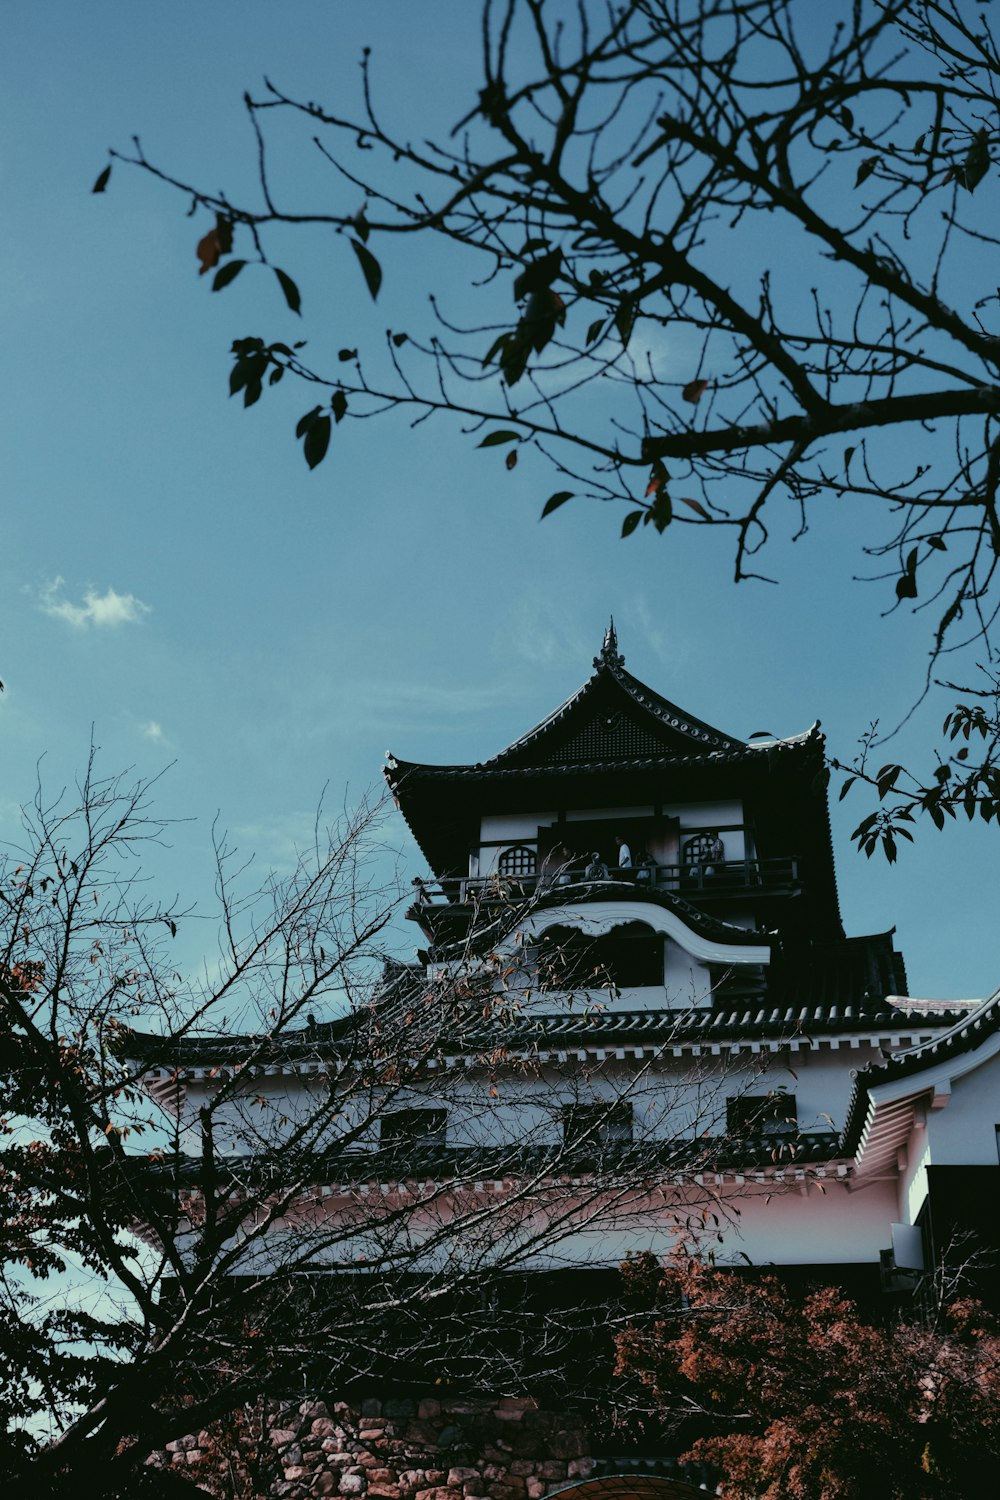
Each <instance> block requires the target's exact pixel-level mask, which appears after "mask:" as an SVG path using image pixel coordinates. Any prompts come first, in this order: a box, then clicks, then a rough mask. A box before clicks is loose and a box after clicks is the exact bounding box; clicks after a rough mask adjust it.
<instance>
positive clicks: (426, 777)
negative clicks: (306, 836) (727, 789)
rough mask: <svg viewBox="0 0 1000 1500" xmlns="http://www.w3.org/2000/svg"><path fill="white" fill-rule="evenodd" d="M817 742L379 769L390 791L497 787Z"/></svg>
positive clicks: (737, 758) (754, 757) (746, 760)
mask: <svg viewBox="0 0 1000 1500" xmlns="http://www.w3.org/2000/svg"><path fill="white" fill-rule="evenodd" d="M823 744H824V740H823V736H822V735H821V734H820V732H819V730H818V729H817V730H815V732H813V731H810V732H809V733H808V734H805V735H799V736H797V737H796V738H794V739H788V740H776V741H774V742H773V743H771V742H769V743H768V744H766V745H760V746H758V745H737V746H735V747H734V748H732V749H724V750H704V751H699V752H697V753H694V754H684V755H678V754H676V753H672V752H668V751H664V752H663V754H660V755H640V756H633V757H631V758H629V759H626V760H607V761H602V760H596V761H594V760H592V761H559V762H558V763H555V764H545V763H542V762H539V763H538V764H537V765H536V764H524V765H519V766H506V765H503V764H500V763H499V757H496V758H495V759H494V760H487V761H482V762H480V763H478V764H476V765H467V766H427V765H421V764H420V763H419V762H418V761H407V760H399V759H398V758H397V757H396V756H393V757H392V758H391V760H390V762H389V763H388V764H387V766H386V768H385V772H384V774H385V778H386V780H387V781H388V783H389V786H390V787H391V788H392V790H393V791H400V790H402V788H403V786H404V783H405V782H407V781H411V782H412V781H462V780H468V779H471V778H476V779H482V780H490V781H493V780H495V781H501V780H509V779H515V778H516V779H518V780H523V779H524V777H525V776H528V775H536V774H537V775H539V776H551V775H560V776H602V775H607V774H608V773H609V772H612V771H613V772H615V773H617V774H622V773H627V772H629V771H660V770H664V771H666V770H679V769H684V768H685V767H696V766H736V765H751V764H756V763H759V761H760V760H761V757H762V756H765V755H767V756H771V755H780V756H787V755H802V754H803V753H804V752H805V753H813V754H815V753H816V752H817V751H819V750H822V747H823Z"/></svg>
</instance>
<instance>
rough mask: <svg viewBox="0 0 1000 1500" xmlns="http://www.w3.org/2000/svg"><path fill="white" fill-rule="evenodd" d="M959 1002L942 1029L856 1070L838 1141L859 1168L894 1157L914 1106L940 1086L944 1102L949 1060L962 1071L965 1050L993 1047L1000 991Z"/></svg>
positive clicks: (998, 1023) (998, 1026)
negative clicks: (956, 1013) (957, 1011)
mask: <svg viewBox="0 0 1000 1500" xmlns="http://www.w3.org/2000/svg"><path fill="white" fill-rule="evenodd" d="M959 1003H960V1004H962V1005H963V1009H962V1013H961V1014H960V1015H959V1017H958V1019H957V1020H955V1021H954V1022H953V1023H952V1025H950V1026H948V1027H947V1028H946V1029H945V1030H944V1031H940V1032H938V1033H937V1034H936V1035H935V1036H932V1037H930V1038H929V1039H928V1040H927V1041H924V1042H920V1043H918V1044H917V1045H916V1046H913V1047H904V1048H902V1049H901V1050H900V1051H898V1052H894V1053H893V1054H892V1056H891V1057H888V1058H886V1060H885V1062H883V1063H872V1064H869V1066H868V1067H866V1068H862V1069H861V1070H860V1071H859V1072H858V1074H857V1077H856V1078H855V1082H854V1090H853V1092H852V1094H851V1102H850V1104H849V1105H848V1110H847V1119H846V1122H845V1125H844V1132H843V1136H842V1138H841V1139H842V1146H843V1150H844V1151H845V1153H847V1154H850V1155H854V1156H857V1158H858V1161H859V1166H860V1165H861V1164H862V1158H865V1159H866V1160H865V1161H864V1165H865V1166H866V1167H867V1168H868V1169H869V1170H873V1169H877V1168H881V1167H882V1166H883V1165H885V1163H886V1162H888V1161H890V1160H891V1159H893V1158H894V1155H895V1151H896V1149H897V1147H898V1146H899V1145H901V1144H902V1143H903V1142H904V1141H905V1140H906V1138H907V1136H908V1135H909V1131H910V1127H911V1124H912V1117H913V1108H914V1107H915V1105H916V1104H917V1103H919V1101H920V1100H921V1099H924V1098H926V1097H928V1096H932V1095H935V1094H937V1093H938V1092H939V1091H940V1090H941V1089H944V1090H945V1093H943V1094H942V1095H941V1098H942V1100H943V1098H944V1097H945V1094H946V1092H947V1090H948V1089H949V1088H950V1078H951V1070H950V1069H949V1068H948V1064H951V1063H954V1065H955V1067H956V1068H957V1070H958V1071H959V1072H962V1071H965V1070H966V1068H967V1067H968V1066H970V1065H972V1066H974V1065H975V1063H974V1061H970V1063H963V1062H962V1061H961V1059H962V1055H963V1054H964V1053H969V1052H973V1051H976V1050H977V1049H979V1048H980V1047H982V1046H984V1044H986V1043H992V1048H991V1049H990V1050H992V1051H995V1050H996V1042H995V1040H994V1039H995V1038H996V1036H997V1033H998V1032H1000V990H997V991H996V993H995V994H993V995H991V996H990V997H989V999H987V1000H983V1001H982V1002H981V1003H980V1004H978V1005H976V1006H975V1007H974V1008H973V1009H971V1010H969V1009H968V1002H964V1003H962V1002H959ZM942 1069H944V1074H943V1073H942Z"/></svg>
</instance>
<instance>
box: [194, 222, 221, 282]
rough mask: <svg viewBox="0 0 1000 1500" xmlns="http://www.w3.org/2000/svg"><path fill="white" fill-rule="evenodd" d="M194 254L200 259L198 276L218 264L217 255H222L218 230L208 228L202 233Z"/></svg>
mask: <svg viewBox="0 0 1000 1500" xmlns="http://www.w3.org/2000/svg"><path fill="white" fill-rule="evenodd" d="M195 254H196V255H197V257H198V259H199V260H200V261H201V270H200V271H199V272H198V275H199V276H204V274H205V272H206V271H212V270H214V269H215V267H216V266H217V265H218V264H219V257H220V256H221V255H222V245H221V244H220V242H219V231H218V230H217V229H210V230H209V231H208V233H207V234H203V235H202V237H201V239H200V240H199V241H198V248H197V250H196V251H195Z"/></svg>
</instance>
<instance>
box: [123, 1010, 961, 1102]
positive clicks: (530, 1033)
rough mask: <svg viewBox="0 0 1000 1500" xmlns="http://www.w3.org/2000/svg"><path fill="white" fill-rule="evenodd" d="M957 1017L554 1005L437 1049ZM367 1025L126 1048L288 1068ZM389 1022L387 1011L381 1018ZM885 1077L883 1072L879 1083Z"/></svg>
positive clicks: (748, 1035) (451, 1051)
mask: <svg viewBox="0 0 1000 1500" xmlns="http://www.w3.org/2000/svg"><path fill="white" fill-rule="evenodd" d="M953 1020H954V1015H953V1014H952V1013H949V1012H948V1011H947V1010H946V1009H942V1010H940V1011H936V1012H931V1013H924V1014H923V1015H921V1017H920V1019H919V1022H915V1021H910V1022H907V1019H906V1017H905V1015H904V1014H902V1013H901V1012H900V1010H899V1009H898V1008H897V1007H896V1006H895V1005H892V1004H889V1003H886V1002H881V1003H878V1004H872V1005H867V1006H855V1005H836V1004H827V1005H805V1004H801V1003H800V1004H797V1005H772V1004H769V1003H768V1002H766V1001H763V1000H761V1001H755V1002H747V1001H743V1002H741V1003H738V1004H731V1005H729V1006H725V1005H719V1006H712V1007H705V1008H704V1009H697V1010H630V1011H615V1010H607V1009H600V1008H597V1007H595V1008H592V1009H590V1010H577V1011H571V1010H568V1009H566V1010H560V1011H555V1012H549V1013H544V1012H539V1013H536V1014H533V1015H523V1014H522V1015H521V1016H520V1017H519V1018H518V1019H516V1020H513V1021H505V1022H504V1023H503V1024H502V1027H501V1028H500V1029H499V1030H498V1028H497V1027H496V1026H490V1025H488V1024H485V1023H481V1024H479V1025H472V1024H470V1025H469V1026H467V1027H463V1028H461V1029H460V1030H457V1031H456V1032H455V1033H454V1034H453V1035H449V1034H448V1033H447V1032H446V1031H443V1030H439V1031H438V1032H437V1034H436V1036H435V1038H434V1049H435V1051H437V1052H439V1053H441V1054H443V1055H456V1056H463V1055H464V1056H469V1055H473V1056H474V1055H476V1054H478V1053H479V1052H481V1051H486V1050H489V1049H495V1048H496V1047H497V1046H502V1047H503V1049H504V1050H505V1051H507V1052H510V1053H513V1054H520V1053H525V1052H532V1053H536V1052H537V1051H538V1050H539V1049H542V1050H547V1049H553V1048H554V1049H556V1050H561V1049H563V1048H567V1049H573V1048H577V1049H579V1048H594V1047H600V1048H603V1047H607V1048H609V1049H612V1050H614V1049H616V1048H630V1047H640V1046H642V1047H651V1046H652V1047H656V1046H660V1045H665V1044H666V1045H669V1044H672V1043H678V1044H680V1043H688V1044H690V1043H696V1044H697V1043H703V1042H704V1043H712V1042H717V1041H718V1042H722V1041H726V1042H729V1041H741V1040H744V1039H746V1040H749V1041H755V1040H772V1041H801V1042H808V1041H809V1040H810V1039H811V1038H812V1037H814V1036H816V1037H818V1036H830V1035H835V1036H836V1035H845V1034H847V1035H850V1034H852V1033H863V1034H868V1035H874V1036H876V1037H877V1036H880V1035H881V1036H889V1035H896V1036H898V1035H899V1034H900V1032H901V1031H902V1032H903V1033H906V1032H910V1033H911V1034H912V1031H913V1029H914V1026H916V1025H919V1027H920V1028H923V1027H927V1026H950V1024H951V1023H952V1022H953ZM369 1021H370V1017H368V1016H367V1015H366V1016H365V1017H363V1018H362V1023H361V1026H360V1028H358V1027H356V1026H355V1025H354V1024H352V1021H351V1018H346V1019H345V1020H342V1021H338V1022H332V1023H327V1024H325V1025H320V1026H314V1027H310V1028H307V1029H305V1030H302V1031H293V1032H289V1033H288V1034H287V1035H285V1036H284V1037H281V1038H273V1039H272V1038H267V1037H264V1038H261V1037H253V1036H243V1037H240V1036H202V1037H194V1036H188V1037H184V1038H181V1039H176V1040H174V1041H172V1042H164V1039H163V1038H162V1037H155V1036H149V1035H140V1034H135V1035H133V1038H132V1046H131V1047H130V1049H129V1051H130V1054H131V1055H132V1056H133V1057H134V1058H136V1059H138V1060H146V1061H147V1062H148V1064H149V1066H150V1067H158V1068H173V1067H177V1068H181V1069H186V1068H191V1067H205V1066H211V1065H216V1064H219V1065H225V1064H228V1065H230V1066H232V1065H235V1064H237V1063H240V1062H243V1061H244V1060H245V1059H246V1058H247V1057H248V1056H249V1055H251V1054H252V1055H253V1061H254V1065H255V1066H261V1067H266V1066H269V1065H274V1064H278V1065H281V1064H285V1063H287V1064H289V1065H290V1066H292V1067H294V1066H295V1065H296V1064H297V1063H300V1062H302V1061H313V1060H320V1059H324V1058H343V1057H345V1056H349V1055H355V1056H359V1057H363V1056H364V1055H365V1047H364V1037H365V1035H366V1034H367V1032H366V1029H365V1028H366V1026H367V1024H368V1023H369ZM387 1024H390V1025H391V1017H389V1018H387ZM876 1081H879V1082H881V1081H882V1080H881V1077H880V1078H879V1079H878V1080H876Z"/></svg>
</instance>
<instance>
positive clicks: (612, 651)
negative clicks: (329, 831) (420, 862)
mask: <svg viewBox="0 0 1000 1500" xmlns="http://www.w3.org/2000/svg"><path fill="white" fill-rule="evenodd" d="M821 743H822V741H821V738H820V736H819V734H818V725H813V726H812V728H811V729H809V730H806V731H805V732H804V733H802V734H798V735H793V736H791V737H790V738H786V739H781V740H766V741H763V742H761V743H759V744H756V743H755V744H748V743H747V742H746V741H745V740H740V739H736V738H734V737H733V736H732V735H729V734H726V733H724V732H723V731H722V730H721V729H716V728H714V727H713V726H712V725H711V724H707V723H706V722H705V721H704V720H703V719H699V718H697V717H696V716H695V715H694V714H691V713H688V712H687V711H686V710H685V709H682V708H679V707H678V706H677V704H676V703H671V701H670V700H669V698H664V697H663V696H662V695H661V694H660V693H657V692H656V691H655V690H654V689H653V688H650V687H647V686H646V684H645V683H644V682H640V681H639V679H638V678H637V677H633V676H632V673H631V672H627V671H626V670H625V658H624V657H623V656H622V654H621V652H620V651H619V649H618V636H617V633H616V631H615V624H614V620H612V621H611V623H610V624H609V626H608V629H607V631H606V632H605V635H604V640H603V642H602V644H601V649H600V651H599V652H598V654H597V656H595V657H594V670H593V673H592V674H591V676H590V677H588V679H587V681H586V682H585V683H584V684H583V686H582V687H580V688H578V689H577V691H576V692H575V693H573V694H572V695H571V696H570V697H569V698H567V699H566V701H565V703H562V704H561V705H560V706H559V707H558V708H557V709H555V711H554V712H553V713H550V714H549V715H548V716H547V717H546V718H544V719H543V720H542V721H541V723H539V724H536V725H535V727H534V728H533V729H529V730H528V732H527V734H522V735H521V736H520V738H519V739H516V740H515V741H514V742H513V744H511V745H508V746H507V747H506V749H504V750H501V751H499V752H498V753H497V754H496V755H493V756H490V757H489V758H488V759H486V760H483V761H479V762H477V763H476V764H474V765H449V766H428V765H421V764H419V763H417V762H414V761H403V760H399V759H398V758H397V757H395V756H393V755H391V754H390V756H389V758H388V764H387V766H386V770H385V776H386V780H387V781H388V783H389V785H390V787H391V788H392V790H393V791H394V792H398V791H399V790H400V789H401V788H402V787H403V785H404V783H406V782H408V781H409V782H412V781H413V780H415V779H417V780H423V779H424V778H432V779H438V778H440V779H446V780H454V779H459V778H461V779H465V778H470V777H471V778H480V777H482V778H484V779H488V778H490V777H491V776H503V775H504V774H507V775H509V774H511V773H514V772H517V771H522V770H527V769H529V768H530V769H532V770H535V769H537V770H548V771H553V770H563V769H565V770H567V771H573V772H586V771H588V770H591V769H593V770H597V771H604V770H611V769H614V768H617V767H621V768H622V769H639V768H641V767H654V766H659V765H666V764H672V765H677V766H679V765H697V764H715V763H721V762H734V761H735V762H739V761H741V760H744V759H751V760H752V759H755V758H756V757H757V756H758V755H768V756H769V757H773V755H774V754H775V753H776V752H780V751H782V750H786V749H789V748H794V747H798V746H800V745H803V744H809V745H810V746H816V745H821Z"/></svg>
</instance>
